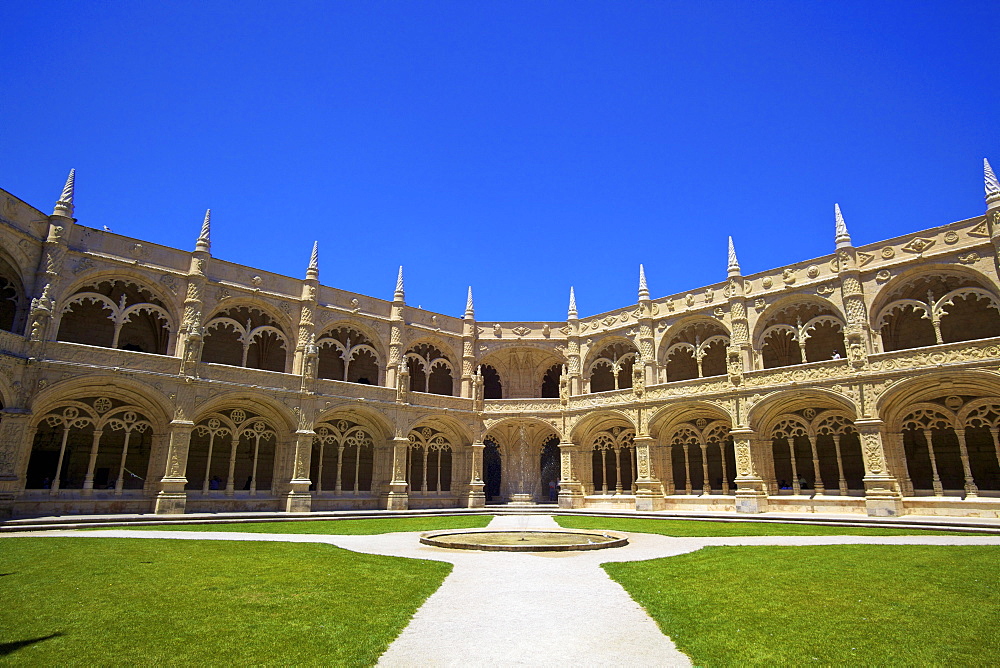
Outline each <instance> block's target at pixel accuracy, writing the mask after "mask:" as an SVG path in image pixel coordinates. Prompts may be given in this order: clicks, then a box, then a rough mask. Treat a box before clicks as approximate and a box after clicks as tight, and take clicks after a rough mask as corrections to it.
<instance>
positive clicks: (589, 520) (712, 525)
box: [555, 515, 962, 537]
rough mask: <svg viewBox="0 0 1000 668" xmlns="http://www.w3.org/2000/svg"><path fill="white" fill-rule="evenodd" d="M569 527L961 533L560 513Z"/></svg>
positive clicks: (700, 532) (684, 533) (725, 532)
mask: <svg viewBox="0 0 1000 668" xmlns="http://www.w3.org/2000/svg"><path fill="white" fill-rule="evenodd" d="M555 520H556V522H557V523H558V524H559V526H561V527H565V528H567V529H608V530H609V531H625V532H631V533H656V534H661V535H663V536H679V537H693V536H913V535H917V536H961V535H962V534H960V533H955V532H953V531H926V530H923V529H884V528H881V527H829V526H818V525H813V524H798V523H792V524H772V523H770V522H706V521H699V520H651V519H640V518H636V519H629V518H619V517H587V516H582V515H560V516H557V517H556V518H555Z"/></svg>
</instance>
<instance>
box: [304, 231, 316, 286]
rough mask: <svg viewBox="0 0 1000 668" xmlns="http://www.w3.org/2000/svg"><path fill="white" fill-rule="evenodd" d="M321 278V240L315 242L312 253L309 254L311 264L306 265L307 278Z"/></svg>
mask: <svg viewBox="0 0 1000 668" xmlns="http://www.w3.org/2000/svg"><path fill="white" fill-rule="evenodd" d="M309 279H312V280H314V281H318V280H319V241H314V242H313V249H312V253H311V254H310V255H309V266H308V267H306V280H309Z"/></svg>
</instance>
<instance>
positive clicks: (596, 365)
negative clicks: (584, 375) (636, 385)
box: [590, 341, 638, 392]
mask: <svg viewBox="0 0 1000 668" xmlns="http://www.w3.org/2000/svg"><path fill="white" fill-rule="evenodd" d="M637 355H638V350H636V347H635V346H634V345H632V344H631V343H626V342H624V341H617V342H615V343H611V344H608V345H607V346H605V347H604V348H602V349H601V352H600V353H598V355H597V357H596V358H595V359H594V361H593V362H592V363H591V367H590V368H591V371H590V391H591V392H607V391H609V390H619V389H626V388H629V387H632V365H633V364H634V363H635V359H636V356H637Z"/></svg>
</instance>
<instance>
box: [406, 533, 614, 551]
mask: <svg viewBox="0 0 1000 668" xmlns="http://www.w3.org/2000/svg"><path fill="white" fill-rule="evenodd" d="M420 542H421V543H423V544H424V545H433V546H434V547H447V548H451V549H455V550H488V551H498V552H565V551H569V550H603V549H605V548H609V547H622V546H623V545H628V535H627V534H624V533H620V532H618V531H601V530H594V529H523V530H522V529H514V530H502V529H460V530H459V529H445V530H441V531H428V532H427V533H422V534H420Z"/></svg>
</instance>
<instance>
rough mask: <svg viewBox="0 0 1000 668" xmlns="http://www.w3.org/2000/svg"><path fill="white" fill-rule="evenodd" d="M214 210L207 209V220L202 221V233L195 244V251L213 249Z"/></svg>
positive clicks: (205, 251) (206, 251)
mask: <svg viewBox="0 0 1000 668" xmlns="http://www.w3.org/2000/svg"><path fill="white" fill-rule="evenodd" d="M211 232H212V210H211V209H205V220H204V221H202V223H201V234H199V235H198V241H197V243H195V245H194V249H195V251H196V252H197V251H201V252H204V253H209V252H211V250H212V234H211Z"/></svg>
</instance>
